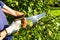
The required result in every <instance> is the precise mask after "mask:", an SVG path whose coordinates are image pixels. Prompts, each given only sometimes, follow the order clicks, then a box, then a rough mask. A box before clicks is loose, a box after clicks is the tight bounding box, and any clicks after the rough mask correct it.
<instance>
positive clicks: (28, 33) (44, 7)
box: [3, 0, 60, 40]
mask: <svg viewBox="0 0 60 40" xmlns="http://www.w3.org/2000/svg"><path fill="white" fill-rule="evenodd" d="M3 1H4V2H5V4H6V5H8V6H9V7H11V8H12V9H14V10H17V11H21V12H24V13H25V14H27V15H28V16H26V17H29V16H33V15H38V14H40V13H42V12H46V14H47V15H46V16H45V17H44V18H42V19H41V20H39V22H37V23H36V24H35V25H33V26H32V27H30V28H29V29H23V28H21V29H20V31H19V33H18V34H17V35H14V37H13V39H14V40H60V14H58V12H55V13H56V14H58V15H56V14H51V13H54V11H53V10H51V9H50V8H51V7H57V6H58V7H59V6H60V1H59V0H3ZM58 11H59V10H58ZM6 17H7V19H8V21H9V24H10V23H11V22H12V20H13V18H14V17H13V16H9V15H6Z"/></svg>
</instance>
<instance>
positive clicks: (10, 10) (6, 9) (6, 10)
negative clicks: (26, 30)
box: [2, 5, 17, 16]
mask: <svg viewBox="0 0 60 40" xmlns="http://www.w3.org/2000/svg"><path fill="white" fill-rule="evenodd" d="M2 11H3V12H5V13H7V14H10V15H13V16H17V14H15V11H14V10H13V9H11V8H9V7H8V6H6V5H4V6H3V8H2Z"/></svg>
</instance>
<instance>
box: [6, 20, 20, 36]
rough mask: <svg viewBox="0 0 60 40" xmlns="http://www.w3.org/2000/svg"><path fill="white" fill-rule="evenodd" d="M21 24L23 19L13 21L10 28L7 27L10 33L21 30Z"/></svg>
mask: <svg viewBox="0 0 60 40" xmlns="http://www.w3.org/2000/svg"><path fill="white" fill-rule="evenodd" d="M20 26H21V20H15V21H13V22H12V24H11V25H10V26H9V27H8V28H6V30H7V33H8V35H10V34H12V33H14V32H17V31H19V29H20Z"/></svg>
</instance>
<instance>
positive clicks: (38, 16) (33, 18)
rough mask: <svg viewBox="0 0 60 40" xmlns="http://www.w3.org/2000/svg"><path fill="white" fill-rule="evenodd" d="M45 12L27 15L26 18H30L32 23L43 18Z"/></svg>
mask: <svg viewBox="0 0 60 40" xmlns="http://www.w3.org/2000/svg"><path fill="white" fill-rule="evenodd" d="M45 15H46V14H45V13H42V14H39V15H35V16H31V17H27V18H26V20H32V22H33V24H34V23H35V22H37V21H39V20H40V19H41V18H43V17H44V16H45Z"/></svg>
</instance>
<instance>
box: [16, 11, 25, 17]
mask: <svg viewBox="0 0 60 40" xmlns="http://www.w3.org/2000/svg"><path fill="white" fill-rule="evenodd" d="M15 14H16V15H17V16H25V14H24V13H23V12H19V11H15Z"/></svg>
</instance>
